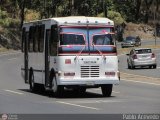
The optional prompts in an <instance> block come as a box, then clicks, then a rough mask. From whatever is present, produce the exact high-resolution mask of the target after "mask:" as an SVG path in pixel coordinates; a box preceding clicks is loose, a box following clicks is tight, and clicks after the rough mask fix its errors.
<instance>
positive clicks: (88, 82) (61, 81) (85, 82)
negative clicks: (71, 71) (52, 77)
mask: <svg viewBox="0 0 160 120" xmlns="http://www.w3.org/2000/svg"><path fill="white" fill-rule="evenodd" d="M119 81H120V80H119V78H112V79H111V78H108V79H107V78H94V79H93V78H83V79H80V78H79V79H78V78H77V79H75V78H58V79H57V84H58V85H82V86H94V85H103V84H116V85H117V84H119Z"/></svg>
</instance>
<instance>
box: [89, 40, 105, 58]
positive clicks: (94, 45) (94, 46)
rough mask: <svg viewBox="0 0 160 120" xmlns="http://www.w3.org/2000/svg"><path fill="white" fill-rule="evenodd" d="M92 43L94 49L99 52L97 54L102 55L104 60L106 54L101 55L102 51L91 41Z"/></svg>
mask: <svg viewBox="0 0 160 120" xmlns="http://www.w3.org/2000/svg"><path fill="white" fill-rule="evenodd" d="M92 45H93V47H95V48H96V50H97V51H98V52H99V54H100V55H101V56H102V58H103V59H104V60H106V56H104V55H103V53H102V52H101V51H100V50H99V49H98V48H97V47H96V46H95V44H94V43H92Z"/></svg>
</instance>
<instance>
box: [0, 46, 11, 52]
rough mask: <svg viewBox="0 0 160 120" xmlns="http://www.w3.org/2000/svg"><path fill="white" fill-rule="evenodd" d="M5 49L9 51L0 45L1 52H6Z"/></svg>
mask: <svg viewBox="0 0 160 120" xmlns="http://www.w3.org/2000/svg"><path fill="white" fill-rule="evenodd" d="M7 51H9V50H8V49H6V48H4V47H0V53H1V52H7Z"/></svg>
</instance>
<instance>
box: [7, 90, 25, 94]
mask: <svg viewBox="0 0 160 120" xmlns="http://www.w3.org/2000/svg"><path fill="white" fill-rule="evenodd" d="M4 91H6V92H10V93H15V94H18V95H23V93H20V92H16V91H12V90H4Z"/></svg>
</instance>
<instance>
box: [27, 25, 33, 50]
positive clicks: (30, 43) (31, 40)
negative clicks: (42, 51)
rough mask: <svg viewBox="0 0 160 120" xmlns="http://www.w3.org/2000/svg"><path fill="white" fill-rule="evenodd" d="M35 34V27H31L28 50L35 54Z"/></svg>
mask: <svg viewBox="0 0 160 120" xmlns="http://www.w3.org/2000/svg"><path fill="white" fill-rule="evenodd" d="M34 33H35V27H34V26H31V27H30V28H29V40H28V50H29V52H33V47H34V45H33V44H34Z"/></svg>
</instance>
